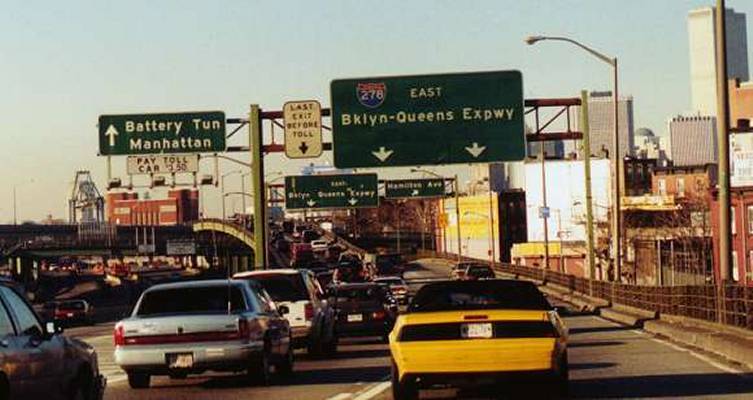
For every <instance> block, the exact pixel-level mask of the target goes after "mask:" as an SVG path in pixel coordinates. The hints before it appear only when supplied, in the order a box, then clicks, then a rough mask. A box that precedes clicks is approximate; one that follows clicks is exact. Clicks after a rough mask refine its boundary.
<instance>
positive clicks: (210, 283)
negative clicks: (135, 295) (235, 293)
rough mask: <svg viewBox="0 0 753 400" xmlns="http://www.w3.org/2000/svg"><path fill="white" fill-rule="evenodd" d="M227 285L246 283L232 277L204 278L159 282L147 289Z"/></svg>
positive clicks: (148, 290) (238, 285)
mask: <svg viewBox="0 0 753 400" xmlns="http://www.w3.org/2000/svg"><path fill="white" fill-rule="evenodd" d="M226 285H232V286H236V287H241V286H243V285H244V283H243V282H241V281H234V280H231V279H204V280H197V281H185V282H170V283H158V284H156V285H154V286H152V287H150V288H149V289H147V290H146V292H150V291H156V290H166V289H190V288H201V287H213V286H226Z"/></svg>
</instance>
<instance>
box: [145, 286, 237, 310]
mask: <svg viewBox="0 0 753 400" xmlns="http://www.w3.org/2000/svg"><path fill="white" fill-rule="evenodd" d="M228 293H230V310H231V311H233V312H235V311H243V310H245V309H246V302H245V300H244V298H243V293H242V292H241V291H240V289H239V288H237V287H233V286H231V287H227V286H210V287H190V288H189V287H186V288H171V289H159V290H154V291H150V292H147V293H145V294H144V297H143V298H142V299H141V303H140V305H139V309H138V311H137V312H136V315H138V316H152V315H161V314H202V313H211V314H213V313H223V312H227V309H228Z"/></svg>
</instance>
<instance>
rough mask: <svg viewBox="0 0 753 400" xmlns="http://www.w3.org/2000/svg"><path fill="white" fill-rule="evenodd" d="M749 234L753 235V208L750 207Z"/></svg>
mask: <svg viewBox="0 0 753 400" xmlns="http://www.w3.org/2000/svg"><path fill="white" fill-rule="evenodd" d="M748 233H751V234H753V206H748Z"/></svg>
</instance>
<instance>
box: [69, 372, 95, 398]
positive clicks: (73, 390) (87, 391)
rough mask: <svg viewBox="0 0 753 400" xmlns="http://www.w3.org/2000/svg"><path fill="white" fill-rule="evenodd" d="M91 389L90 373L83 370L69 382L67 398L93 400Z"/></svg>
mask: <svg viewBox="0 0 753 400" xmlns="http://www.w3.org/2000/svg"><path fill="white" fill-rule="evenodd" d="M92 389H93V388H92V380H91V372H90V371H89V370H86V369H83V370H81V371H79V373H78V375H77V376H76V379H75V380H74V381H73V382H71V387H70V392H69V394H68V398H69V399H70V400H91V399H93V398H94V395H93V392H92Z"/></svg>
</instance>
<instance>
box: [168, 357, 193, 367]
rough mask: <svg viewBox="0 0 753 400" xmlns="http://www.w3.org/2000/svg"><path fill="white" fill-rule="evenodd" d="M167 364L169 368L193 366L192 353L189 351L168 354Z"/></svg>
mask: <svg viewBox="0 0 753 400" xmlns="http://www.w3.org/2000/svg"><path fill="white" fill-rule="evenodd" d="M167 366H168V367H169V368H191V367H193V354H191V353H179V354H168V355H167Z"/></svg>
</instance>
